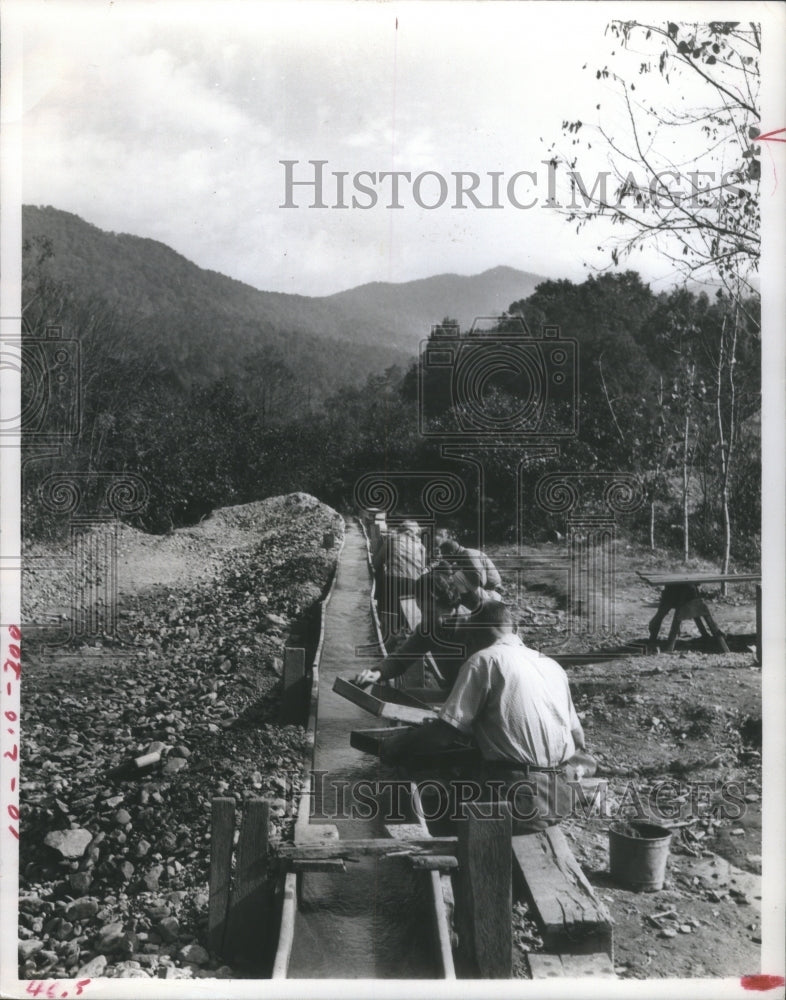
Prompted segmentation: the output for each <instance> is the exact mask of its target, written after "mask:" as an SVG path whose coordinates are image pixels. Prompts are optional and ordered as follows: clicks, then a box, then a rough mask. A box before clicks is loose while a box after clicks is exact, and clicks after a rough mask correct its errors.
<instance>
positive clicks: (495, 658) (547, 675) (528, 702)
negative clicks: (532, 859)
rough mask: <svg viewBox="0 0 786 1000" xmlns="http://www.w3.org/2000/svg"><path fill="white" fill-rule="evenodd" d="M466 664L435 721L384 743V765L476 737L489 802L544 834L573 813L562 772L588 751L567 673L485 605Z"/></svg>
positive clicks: (517, 827) (517, 829)
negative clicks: (500, 802) (501, 804)
mask: <svg viewBox="0 0 786 1000" xmlns="http://www.w3.org/2000/svg"><path fill="white" fill-rule="evenodd" d="M476 620H477V624H478V625H479V626H481V627H480V628H477V629H476V630H475V632H474V635H473V634H471V638H470V639H469V644H470V645H471V646H472V647H474V650H475V651H474V652H473V653H472V655H471V656H470V657H469V659H468V660H467V661H466V662H465V663H464V665H463V666H462V667H461V670H460V671H459V675H458V677H457V679H456V682H455V684H454V686H453V690H452V691H451V693H450V695H449V696H448V699H447V701H446V702H445V704H444V705H443V706H442V708H441V710H440V712H439V717H438V719H436V720H434V721H433V722H431V723H424V724H423V725H422V726H419V727H418V728H417V729H412V730H409V731H407V732H406V733H402V735H401V736H395V737H391V738H390V739H389V740H388V741H387V742H386V744H385V749H384V750H383V759H384V760H386V761H389V762H395V761H397V760H400V759H402V758H404V757H406V756H408V755H409V754H412V753H430V752H434V751H435V750H439V749H442V748H444V747H447V746H449V745H450V744H453V743H455V741H456V740H457V739H460V738H461V737H462V736H463V737H465V738H466V737H470V736H471V737H474V740H475V743H476V744H477V747H478V750H479V751H480V755H481V758H482V764H481V774H480V780H481V784H482V792H481V798H482V799H483V800H484V801H489V800H490V799H496V798H502V799H505V800H507V801H508V802H510V804H511V807H512V812H513V832H514V833H524V832H528V831H534V830H543V829H545V828H546V827H548V826H552V825H553V824H555V823H558V822H559V821H560V820H561V819H562V818H564V817H565V816H566V815H567V814H568V813H569V812H570V808H571V802H572V797H571V789H570V787H569V785H568V784H567V782H566V780H565V776H564V766H565V765H566V764H567V763H568V761H570V759H571V758H572V757H573V756H574V754H575V753H576V751H577V750H584V732H583V730H582V727H581V723H580V722H579V719H578V716H577V715H576V710H575V708H574V706H573V700H572V698H571V695H570V688H569V685H568V678H567V676H566V674H565V672H564V670H563V669H562V667H561V666H560V665H559V664H558V663H557V662H556V661H554V660H551V659H549V657H547V656H541V655H540V654H539V653H538V652H537V651H536V650H533V649H528V648H527V647H526V646H525V645H524V643H523V642H522V641H521V639H519V637H518V636H517V635H515V634H514V632H513V624H512V620H511V617H510V612H509V611H508V609H507V607H506V606H505V605H504V604H501V603H499V602H494V603H487V604H484V605H483V607H482V608H481V609H480V611H479V612H478V614H477V615H476Z"/></svg>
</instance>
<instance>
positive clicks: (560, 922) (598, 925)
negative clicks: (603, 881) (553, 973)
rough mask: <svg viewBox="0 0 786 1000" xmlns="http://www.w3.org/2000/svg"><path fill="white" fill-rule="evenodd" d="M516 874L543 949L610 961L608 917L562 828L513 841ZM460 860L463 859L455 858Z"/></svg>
mask: <svg viewBox="0 0 786 1000" xmlns="http://www.w3.org/2000/svg"><path fill="white" fill-rule="evenodd" d="M512 846H513V864H514V870H515V871H516V873H517V875H518V876H520V879H521V883H522V888H523V891H524V894H525V896H526V898H527V901H528V902H529V904H530V907H531V909H532V913H533V916H534V919H535V921H536V922H537V924H538V928H539V930H540V933H541V936H542V938H543V944H544V947H545V948H546V950H547V951H552V952H559V953H560V954H589V953H592V952H605V953H606V954H607V955H608V956H609V958H611V959H612V960H613V958H614V953H613V940H612V921H611V915H610V913H609V911H608V910H607V908H606V907H605V906H604V904H603V903H602V902H601V901H600V900H599V899H598V898H597V896H596V895H595V892H594V890H593V888H592V886H591V885H590V884H589V882H588V881H587V878H586V876H585V875H584V872H583V871H582V870H581V866H580V865H579V863H578V861H577V860H576V859H575V857H574V856H573V854H572V852H571V850H570V848H569V847H568V844H567V841H566V840H565V836H564V834H563V832H562V830H560V829H559V827H557V826H552V827H549V829H547V830H544V831H543V832H542V833H526V834H521V835H518V836H515V837H513V839H512ZM459 860H461V858H460V856H459Z"/></svg>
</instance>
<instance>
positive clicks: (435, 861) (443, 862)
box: [411, 854, 458, 872]
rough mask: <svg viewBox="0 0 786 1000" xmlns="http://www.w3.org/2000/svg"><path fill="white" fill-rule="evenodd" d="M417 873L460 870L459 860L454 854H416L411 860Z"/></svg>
mask: <svg viewBox="0 0 786 1000" xmlns="http://www.w3.org/2000/svg"><path fill="white" fill-rule="evenodd" d="M411 862H412V867H413V868H414V869H415V871H422V872H447V871H452V870H453V869H454V868H458V860H457V859H456V858H454V857H453V855H452V854H427V855H425V856H424V855H421V854H416V855H414V857H413V858H411Z"/></svg>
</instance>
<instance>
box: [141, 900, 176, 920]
mask: <svg viewBox="0 0 786 1000" xmlns="http://www.w3.org/2000/svg"><path fill="white" fill-rule="evenodd" d="M145 913H146V914H147V915H148V916H149V917H150V919H151V920H163V919H164V917H169V916H171V914H172V911H171V910H170V908H169V907H168V906H167V904H166V903H165V902H163V900H160V899H154V900H153V901H152V903H148V904H147V906H146V907H145Z"/></svg>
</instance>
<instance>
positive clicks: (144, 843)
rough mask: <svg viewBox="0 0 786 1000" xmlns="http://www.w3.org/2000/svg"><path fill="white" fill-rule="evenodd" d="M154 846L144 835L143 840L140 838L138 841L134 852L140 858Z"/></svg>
mask: <svg viewBox="0 0 786 1000" xmlns="http://www.w3.org/2000/svg"><path fill="white" fill-rule="evenodd" d="M152 846H153V845H152V844H151V843H150V841H149V840H145V839H144V837H143V838H142V840H140V841H139V842H138V843H137V845H136V848H135V849H134V853H135V854H136V856H137V857H138V858H143V857H144V856H145V855H146V854H147V853H148V852H149V851H150V848H151V847H152Z"/></svg>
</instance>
